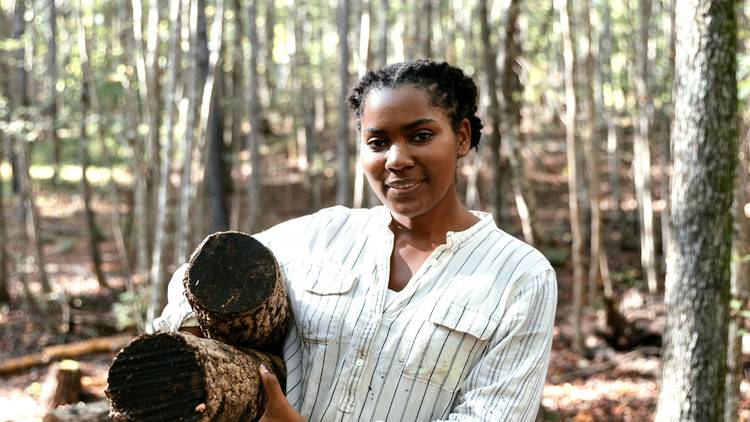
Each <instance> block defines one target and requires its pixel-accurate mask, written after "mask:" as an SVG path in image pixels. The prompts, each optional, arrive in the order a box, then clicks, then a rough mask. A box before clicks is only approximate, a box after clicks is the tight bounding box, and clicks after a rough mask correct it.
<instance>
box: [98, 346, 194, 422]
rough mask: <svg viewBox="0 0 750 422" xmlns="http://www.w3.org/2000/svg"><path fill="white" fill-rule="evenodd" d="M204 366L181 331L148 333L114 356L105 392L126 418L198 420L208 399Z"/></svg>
mask: <svg viewBox="0 0 750 422" xmlns="http://www.w3.org/2000/svg"><path fill="white" fill-rule="evenodd" d="M203 374H204V370H203V368H202V366H201V361H200V359H199V358H198V356H197V355H196V353H195V351H194V350H193V349H192V348H190V347H189V346H188V344H187V343H186V342H185V340H184V338H183V337H182V336H179V335H170V334H156V335H144V336H141V337H139V338H137V339H135V340H134V341H133V342H132V343H131V344H130V345H129V346H127V347H126V348H124V349H123V350H122V351H121V352H120V353H119V354H118V355H117V357H116V358H115V360H114V362H113V363H112V366H111V368H110V370H109V377H108V379H107V382H108V384H109V385H108V388H107V390H106V392H105V393H106V395H107V397H108V398H109V400H110V403H111V405H112V410H113V412H114V413H115V414H117V415H118V416H119V417H120V418H122V419H124V420H138V421H164V420H183V421H194V420H199V419H200V417H201V413H200V412H197V411H196V408H198V407H199V405H200V404H201V403H205V402H206V389H205V380H204V377H203Z"/></svg>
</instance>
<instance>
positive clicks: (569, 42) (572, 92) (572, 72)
mask: <svg viewBox="0 0 750 422" xmlns="http://www.w3.org/2000/svg"><path fill="white" fill-rule="evenodd" d="M555 5H556V7H557V8H558V11H559V13H560V30H561V35H562V39H563V58H564V62H565V144H566V146H567V147H566V150H567V161H568V192H569V193H568V195H569V196H568V206H569V208H570V231H571V237H572V245H571V249H572V251H571V255H572V259H573V310H572V312H571V325H572V326H573V350H575V351H576V353H578V354H581V353H583V350H584V346H583V335H582V333H581V313H582V307H583V278H584V270H583V228H582V227H581V215H580V211H579V209H578V161H577V159H576V155H577V154H576V149H577V147H576V107H577V106H576V103H577V99H576V80H575V79H576V73H577V70H576V69H577V67H578V63H577V60H576V51H575V37H574V36H573V33H572V26H573V25H572V21H571V19H572V18H571V12H572V9H573V5H572V3H571V0H555Z"/></svg>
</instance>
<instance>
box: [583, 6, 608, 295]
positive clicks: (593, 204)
mask: <svg viewBox="0 0 750 422" xmlns="http://www.w3.org/2000/svg"><path fill="white" fill-rule="evenodd" d="M589 1H590V0H585V1H584V2H583V22H584V25H585V28H586V79H585V80H586V82H585V83H586V86H585V91H586V111H587V116H586V145H585V154H586V163H587V164H588V170H589V172H588V173H589V179H590V180H589V203H590V208H591V253H590V254H589V274H588V282H589V303H594V296H595V292H596V290H597V285H598V281H599V277H601V278H602V280H603V285H604V290H605V295H606V296H607V297H610V296H611V294H612V291H611V290H612V289H611V283H610V281H609V265H608V263H607V253H606V251H605V250H604V248H603V246H602V216H601V208H600V206H599V203H600V198H601V192H600V186H599V136H598V134H599V132H598V131H597V127H598V124H597V114H596V112H597V110H596V101H595V100H594V51H593V50H594V47H593V37H592V35H591V12H590V7H591V5H590V3H589Z"/></svg>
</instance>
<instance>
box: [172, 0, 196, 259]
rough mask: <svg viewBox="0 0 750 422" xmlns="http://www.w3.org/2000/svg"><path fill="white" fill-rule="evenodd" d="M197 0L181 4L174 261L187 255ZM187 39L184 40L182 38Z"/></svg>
mask: <svg viewBox="0 0 750 422" xmlns="http://www.w3.org/2000/svg"><path fill="white" fill-rule="evenodd" d="M198 7H199V4H198V2H191V1H190V0H185V3H183V5H182V8H183V9H185V10H189V16H190V17H189V19H188V31H187V38H188V39H187V40H185V39H184V37H185V35H186V34H185V31H183V40H182V42H183V44H186V45H187V46H188V51H187V56H188V63H190V64H188V67H187V76H186V79H185V89H186V90H187V115H186V117H185V135H184V136H183V138H182V144H181V149H182V156H183V157H184V158H183V164H182V176H181V177H180V200H179V201H180V202H179V210H178V217H177V221H176V226H177V240H176V243H177V252H176V256H175V264H179V263H182V262H185V261H186V260H187V259H188V256H187V254H188V241H189V239H190V203H191V201H190V199H191V193H192V189H193V180H192V176H193V173H192V170H193V136H194V134H195V116H196V115H197V109H198V107H197V105H198V101H197V98H198V89H199V87H200V85H198V80H197V74H196V73H197V69H196V68H197V67H198V49H197V39H196V37H197V31H198V14H199V13H198ZM185 41H187V42H185Z"/></svg>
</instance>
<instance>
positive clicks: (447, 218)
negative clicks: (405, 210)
mask: <svg viewBox="0 0 750 422" xmlns="http://www.w3.org/2000/svg"><path fill="white" fill-rule="evenodd" d="M447 195H449V196H448V197H446V198H444V199H445V200H443V201H441V202H440V203H439V204H437V205H436V206H435V208H433V209H431V210H430V211H429V212H427V213H425V214H422V215H419V216H416V217H407V216H403V215H399V214H396V213H393V212H391V215H392V217H393V220H392V221H391V224H390V228H391V231H393V233H394V234H395V235H396V236H397V237H399V236H402V235H405V236H408V237H410V238H412V239H415V240H416V239H419V240H422V241H429V242H431V243H435V244H442V243H444V242H445V236H446V233H448V232H449V231H462V230H466V229H468V228H469V227H471V226H472V225H474V223H476V222H477V221H478V220H479V218H477V217H476V216H475V215H474V214H472V213H471V212H470V211H469V210H467V209H466V207H464V206H463V204H461V201H460V200H459V199H458V194H457V193H456V191H455V190H453V191H452V192H449V193H448V194H447Z"/></svg>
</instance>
